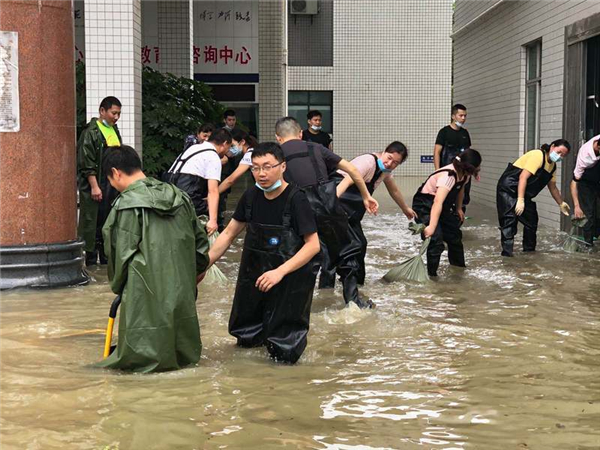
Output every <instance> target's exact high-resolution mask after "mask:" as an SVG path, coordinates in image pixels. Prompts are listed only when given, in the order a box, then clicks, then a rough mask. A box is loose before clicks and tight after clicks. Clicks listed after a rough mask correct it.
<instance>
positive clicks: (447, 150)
mask: <svg viewBox="0 0 600 450" xmlns="http://www.w3.org/2000/svg"><path fill="white" fill-rule="evenodd" d="M464 151H465V149H464V148H459V147H456V146H455V145H444V146H443V147H442V154H441V155H440V167H444V166H447V165H449V164H452V161H454V158H456V157H457V156H460V154H461V153H462V152H464ZM469 203H471V180H469V181H468V182H467V184H465V195H464V197H463V211H466V208H465V206H466V205H468V204H469Z"/></svg>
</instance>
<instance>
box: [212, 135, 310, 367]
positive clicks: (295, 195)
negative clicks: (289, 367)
mask: <svg viewBox="0 0 600 450" xmlns="http://www.w3.org/2000/svg"><path fill="white" fill-rule="evenodd" d="M285 170H286V163H285V161H284V158H283V151H282V150H281V147H280V146H279V145H278V144H276V143H271V142H265V143H262V144H259V145H258V146H256V148H254V150H253V152H252V167H251V171H252V174H253V175H254V179H255V180H256V185H255V186H252V187H250V188H249V189H248V190H247V191H246V192H245V193H244V194H243V195H242V197H241V198H240V201H239V203H238V205H237V207H236V209H235V212H234V213H233V217H232V219H231V221H230V222H229V224H228V225H227V228H225V230H224V231H223V233H222V234H221V235H220V236H219V237H218V238H217V240H216V241H215V243H214V244H213V246H212V248H211V249H210V252H209V256H210V264H214V263H215V261H217V260H218V259H219V258H220V257H221V256H222V255H223V253H225V251H226V250H227V249H228V248H229V246H230V245H231V243H232V242H233V241H234V239H235V238H236V237H237V236H238V235H239V234H240V233H241V232H242V231H243V230H244V228H246V238H245V240H244V249H243V251H242V259H241V263H240V271H239V275H238V280H237V285H236V288H235V295H234V298H233V306H232V309H231V317H230V318H229V333H230V334H231V335H232V336H234V337H236V338H237V344H238V345H239V346H241V347H258V346H261V345H265V346H266V347H267V350H268V352H269V354H270V355H271V357H272V358H273V359H275V360H276V361H279V362H287V363H292V364H293V363H295V362H296V361H298V359H299V358H300V356H301V355H302V352H303V351H304V349H305V348H306V342H307V335H308V328H309V320H310V307H311V304H312V297H313V289H314V286H315V278H316V265H315V263H314V257H315V256H316V255H317V254H318V253H319V237H318V236H317V225H316V223H315V219H314V215H313V212H312V209H311V206H310V204H309V202H308V200H307V199H306V195H305V194H304V193H303V192H302V191H301V190H300V189H298V188H297V187H296V186H293V185H290V184H288V183H287V182H286V181H285V180H284V179H283V173H284V172H285Z"/></svg>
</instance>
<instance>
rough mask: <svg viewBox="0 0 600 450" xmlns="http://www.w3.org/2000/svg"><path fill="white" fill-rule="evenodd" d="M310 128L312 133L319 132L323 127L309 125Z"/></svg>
mask: <svg viewBox="0 0 600 450" xmlns="http://www.w3.org/2000/svg"><path fill="white" fill-rule="evenodd" d="M310 127H311V128H312V129H313V130H314V131H321V128H323V127H318V126H316V125H311V126H310Z"/></svg>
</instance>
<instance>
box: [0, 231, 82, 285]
mask: <svg viewBox="0 0 600 450" xmlns="http://www.w3.org/2000/svg"><path fill="white" fill-rule="evenodd" d="M82 248H83V241H81V240H76V241H68V242H59V243H54V244H37V245H19V246H0V290H5V289H15V288H22V287H26V288H52V287H63V286H75V285H83V284H87V283H88V282H89V280H90V279H89V277H88V275H87V274H86V273H85V271H84V269H83V266H84V262H83V254H82Z"/></svg>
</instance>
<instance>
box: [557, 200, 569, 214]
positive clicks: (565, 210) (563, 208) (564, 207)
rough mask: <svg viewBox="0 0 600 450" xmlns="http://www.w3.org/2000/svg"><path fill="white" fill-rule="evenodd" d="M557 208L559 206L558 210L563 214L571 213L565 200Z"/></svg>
mask: <svg viewBox="0 0 600 450" xmlns="http://www.w3.org/2000/svg"><path fill="white" fill-rule="evenodd" d="M559 208H560V212H561V213H563V214H564V215H565V216H570V215H571V207H570V206H569V205H568V204H567V202H562V203H561V204H560V205H559Z"/></svg>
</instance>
